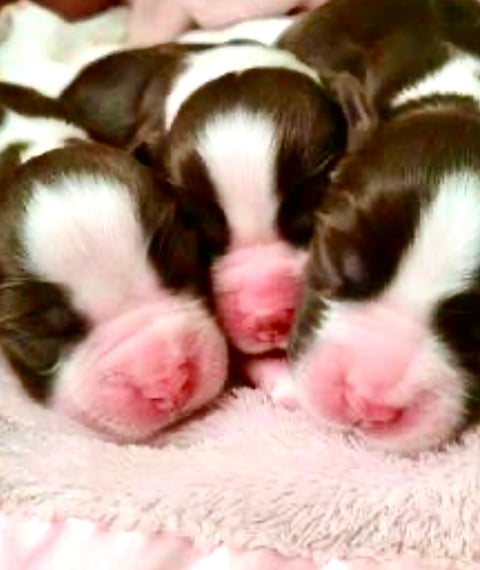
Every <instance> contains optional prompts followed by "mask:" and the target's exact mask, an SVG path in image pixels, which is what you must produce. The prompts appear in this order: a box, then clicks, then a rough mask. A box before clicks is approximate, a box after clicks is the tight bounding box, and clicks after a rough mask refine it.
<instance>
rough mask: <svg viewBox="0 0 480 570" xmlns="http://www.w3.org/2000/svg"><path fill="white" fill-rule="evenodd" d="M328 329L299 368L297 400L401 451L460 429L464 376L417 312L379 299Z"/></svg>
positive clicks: (317, 413)
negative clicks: (412, 312) (404, 311)
mask: <svg viewBox="0 0 480 570" xmlns="http://www.w3.org/2000/svg"><path fill="white" fill-rule="evenodd" d="M323 327H324V331H323V332H324V335H323V336H322V337H319V338H317V339H316V340H314V342H313V343H312V344H311V345H310V346H309V348H308V349H307V351H306V353H305V354H303V355H302V356H301V357H300V360H299V361H298V362H296V363H295V365H294V370H293V375H294V379H295V388H296V393H297V395H298V398H299V401H300V403H301V404H302V405H303V406H304V407H305V408H306V409H307V410H308V411H309V412H310V413H311V414H312V415H313V416H314V417H315V418H317V419H320V420H324V421H325V420H326V421H327V422H330V423H334V424H336V425H340V426H344V427H349V428H355V429H357V430H359V431H361V432H362V433H364V434H365V435H366V436H367V437H368V438H369V439H370V440H371V441H373V442H374V443H376V444H377V445H379V446H381V447H384V448H388V449H392V450H400V451H415V450H418V449H423V448H427V447H430V446H432V445H436V444H438V443H440V442H442V441H444V440H445V439H447V438H448V437H450V436H451V435H452V434H453V433H454V432H455V430H456V429H457V428H458V427H459V425H460V424H461V421H462V410H463V398H462V395H463V394H462V393H463V389H462V386H463V385H462V382H461V380H460V378H459V376H458V372H457V371H456V370H455V369H454V368H453V367H452V365H451V363H450V362H449V358H448V355H447V354H444V353H443V350H442V349H441V347H440V346H439V345H438V344H435V342H434V340H433V337H432V336H431V333H430V332H429V331H428V325H426V324H423V323H421V321H420V319H419V318H417V317H416V316H415V315H409V316H407V315H405V314H404V313H403V312H402V311H401V310H399V309H396V308H392V307H389V306H387V305H386V304H385V303H382V302H376V303H371V304H364V305H359V306H358V307H356V308H355V309H353V310H351V311H350V312H346V313H345V314H344V315H341V316H338V322H337V323H336V324H335V325H333V326H332V325H330V329H329V325H328V323H327V324H324V325H323ZM277 390H278V388H277Z"/></svg>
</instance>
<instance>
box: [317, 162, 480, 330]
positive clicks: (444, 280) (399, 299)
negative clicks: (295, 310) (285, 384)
mask: <svg viewBox="0 0 480 570" xmlns="http://www.w3.org/2000/svg"><path fill="white" fill-rule="evenodd" d="M479 265H480V178H479V177H478V176H477V175H476V174H474V173H472V172H469V171H463V172H459V173H456V174H452V175H449V176H447V177H445V179H444V180H443V181H442V183H441V184H440V188H439V191H438V194H437V196H436V197H435V199H434V200H433V201H432V203H431V204H430V205H429V207H428V208H427V209H426V210H425V211H424V213H423V215H422V216H421V221H420V224H419V226H418V228H417V230H416V235H415V237H414V240H413V242H412V243H411V245H410V247H409V248H408V249H407V251H406V252H405V254H404V256H403V259H402V260H401V263H400V265H399V267H398V270H397V272H396V275H395V276H394V279H393V280H392V282H391V283H390V284H389V286H388V287H387V289H386V290H385V291H384V292H383V294H382V295H381V296H380V298H378V299H377V300H374V301H372V303H373V304H376V303H383V302H384V301H385V302H386V303H387V305H391V304H392V303H393V304H394V306H397V307H403V308H404V309H406V310H407V311H409V312H411V313H412V314H414V315H415V317H418V318H419V319H420V321H421V322H423V323H425V322H427V321H428V320H429V318H430V316H431V312H432V310H433V309H434V308H435V306H436V304H437V303H438V302H439V301H441V300H442V299H445V298H446V297H449V296H451V295H454V294H455V293H458V292H461V291H462V290H463V289H464V288H465V287H466V286H468V284H469V283H470V282H471V280H472V279H473V277H474V274H475V271H476V270H477V268H478V267H479ZM326 303H327V310H326V312H325V314H324V316H323V317H322V322H321V324H320V327H319V329H318V331H317V333H316V334H317V336H318V337H319V338H321V339H325V338H330V337H331V336H334V337H335V338H340V337H342V336H345V335H346V334H348V329H349V320H350V319H349V315H351V314H352V313H355V312H356V311H357V307H363V306H364V305H365V303H363V302H361V303H359V304H357V303H355V302H337V301H334V302H331V301H326Z"/></svg>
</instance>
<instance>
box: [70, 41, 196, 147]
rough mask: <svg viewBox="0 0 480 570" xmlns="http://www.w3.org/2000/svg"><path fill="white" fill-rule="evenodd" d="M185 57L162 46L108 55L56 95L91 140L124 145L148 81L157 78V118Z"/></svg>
mask: <svg viewBox="0 0 480 570" xmlns="http://www.w3.org/2000/svg"><path fill="white" fill-rule="evenodd" d="M185 52H186V50H185V49H184V48H175V47H173V46H168V45H166V46H161V47H158V48H147V49H137V50H129V51H124V52H117V53H113V54H110V55H108V56H106V57H103V58H101V59H99V60H97V61H95V62H93V63H91V64H90V65H88V66H87V67H85V68H84V69H83V70H82V71H81V72H80V73H79V74H78V75H77V77H76V78H75V79H74V80H73V82H72V83H71V84H70V85H69V86H67V87H66V89H65V90H64V91H63V93H62V94H61V95H60V101H62V102H63V103H64V104H65V106H66V107H67V108H68V109H69V110H70V113H71V115H72V116H73V119H74V120H75V121H76V122H77V123H79V124H80V125H82V126H83V127H84V128H85V129H87V130H88V131H89V133H90V134H91V135H92V136H93V137H95V138H96V139H98V140H100V141H102V142H106V143H110V144H114V145H117V146H125V145H128V143H130V142H131V140H132V139H133V137H134V135H135V132H136V128H137V123H138V115H139V112H140V110H141V107H142V102H143V99H144V94H145V92H146V91H147V88H148V86H149V85H150V83H151V80H152V79H153V77H155V76H157V77H160V78H162V81H160V82H159V81H157V82H156V83H157V84H158V88H159V89H160V91H159V92H158V94H157V99H156V112H157V113H158V112H159V110H160V109H161V108H162V100H163V99H164V97H165V96H166V93H167V91H168V85H169V82H170V81H171V79H172V77H173V75H174V74H175V72H176V71H177V69H178V67H179V65H180V64H181V61H182V59H183V57H184V55H185Z"/></svg>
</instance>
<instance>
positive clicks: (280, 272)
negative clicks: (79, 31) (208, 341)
mask: <svg viewBox="0 0 480 570" xmlns="http://www.w3.org/2000/svg"><path fill="white" fill-rule="evenodd" d="M182 50H184V52H183V53H184V55H183V56H182V55H181V54H182ZM159 53H162V57H163V63H162V64H160V63H159V62H158V59H157V58H158V54H159ZM179 54H180V55H179ZM61 100H62V101H63V102H64V103H65V104H66V105H70V107H71V108H72V109H73V111H74V112H75V113H76V116H77V117H78V118H79V119H80V120H81V121H83V124H85V125H86V126H87V128H89V129H90V131H91V132H94V133H95V135H96V136H98V137H103V139H104V140H105V139H107V140H109V141H110V142H115V143H116V144H127V145H128V144H130V145H131V146H132V147H134V148H135V150H136V155H137V157H139V158H140V159H141V160H143V161H145V162H147V163H148V164H149V165H151V166H152V167H153V168H154V169H155V170H156V171H157V172H160V173H161V174H162V176H165V177H167V178H168V179H169V181H170V183H171V184H172V186H173V188H174V191H175V193H176V195H177V196H178V197H179V199H180V200H181V201H182V202H183V204H184V207H185V208H186V209H187V210H188V212H189V215H190V220H191V223H192V224H194V225H195V226H196V227H199V228H200V229H201V231H202V233H203V240H204V241H203V244H204V247H205V249H206V251H208V252H209V253H210V254H211V255H212V256H213V257H214V262H213V263H212V264H211V267H210V269H211V273H212V278H213V293H214V302H215V307H216V311H217V314H218V317H219V320H220V323H221V325H222V327H223V329H224V330H225V331H226V333H227V335H228V337H229V339H230V341H231V343H232V344H233V346H234V347H235V348H236V349H238V350H239V351H240V352H242V353H246V354H250V355H258V354H264V353H267V352H269V351H272V350H275V349H285V347H286V341H287V334H288V331H289V329H290V326H291V322H292V318H293V313H294V310H295V307H296V305H297V302H298V295H299V289H300V285H301V274H302V268H303V264H304V261H305V250H306V247H307V245H308V243H309V240H310V238H311V235H312V224H313V211H314V209H315V208H316V207H317V205H318V204H319V203H320V202H321V200H322V196H323V191H324V187H325V185H326V183H327V180H328V173H329V171H330V170H331V168H333V165H334V164H335V161H336V160H337V159H338V157H339V156H340V155H341V153H342V152H343V149H344V145H345V133H346V124H345V120H344V118H343V115H342V114H341V111H340V107H339V105H338V104H337V103H336V102H334V101H333V100H332V99H331V98H330V97H329V96H328V95H327V94H326V93H325V90H324V88H323V85H322V82H321V80H320V79H319V78H318V77H317V75H316V74H315V73H314V72H312V71H311V70H310V69H309V68H308V67H307V66H305V65H303V64H302V63H300V62H299V61H298V60H297V59H296V58H295V57H293V56H292V55H291V54H289V53H287V52H284V51H281V50H277V49H272V48H268V47H265V46H260V45H253V44H252V45H248V44H235V45H226V46H221V47H217V48H205V47H203V48H201V47H197V48H195V50H192V49H190V50H189V49H188V47H181V46H171V47H163V48H156V49H155V48H154V49H152V50H137V51H133V52H126V53H124V54H116V55H113V56H110V57H108V58H105V59H103V60H102V61H100V62H98V63H97V64H94V65H91V66H90V67H88V68H87V69H86V70H84V72H83V73H81V74H80V75H79V77H78V78H77V79H76V80H75V81H74V82H73V84H72V85H70V86H69V87H68V88H67V89H66V90H65V92H64V93H63V95H62V97H61Z"/></svg>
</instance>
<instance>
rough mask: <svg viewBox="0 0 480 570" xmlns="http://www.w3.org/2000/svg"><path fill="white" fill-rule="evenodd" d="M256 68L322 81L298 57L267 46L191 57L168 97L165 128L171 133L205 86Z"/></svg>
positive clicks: (230, 48)
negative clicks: (181, 113)
mask: <svg viewBox="0 0 480 570" xmlns="http://www.w3.org/2000/svg"><path fill="white" fill-rule="evenodd" d="M252 68H281V69H290V70H292V71H296V72H297V73H302V74H303V75H307V76H309V77H311V78H312V80H313V81H318V77H317V75H316V73H315V72H314V71H313V70H312V69H311V68H309V67H308V66H307V65H305V64H303V63H301V62H300V61H299V60H298V59H297V58H296V57H295V56H294V55H292V54H290V53H288V52H286V51H283V50H278V49H273V48H269V47H266V46H256V45H251V46H250V45H249V46H239V45H232V46H222V47H218V48H215V49H211V50H207V51H205V52H202V53H196V54H193V55H192V56H190V58H189V60H188V65H187V69H186V70H185V71H184V72H183V73H181V74H180V75H179V77H178V78H177V80H176V82H175V83H174V85H173V87H172V90H171V92H170V94H169V96H168V97H167V100H166V106H165V125H166V128H167V129H169V128H170V127H171V125H172V123H173V121H174V119H175V117H176V115H177V113H178V111H179V109H180V107H181V106H182V105H183V103H185V101H186V100H187V99H188V98H189V97H190V95H192V93H194V92H195V91H197V90H198V89H199V88H200V87H202V86H203V85H206V84H207V83H209V82H210V81H213V80H214V79H218V78H219V77H221V76H222V75H226V74H227V73H232V72H237V73H240V72H242V71H246V70H247V69H252Z"/></svg>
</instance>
